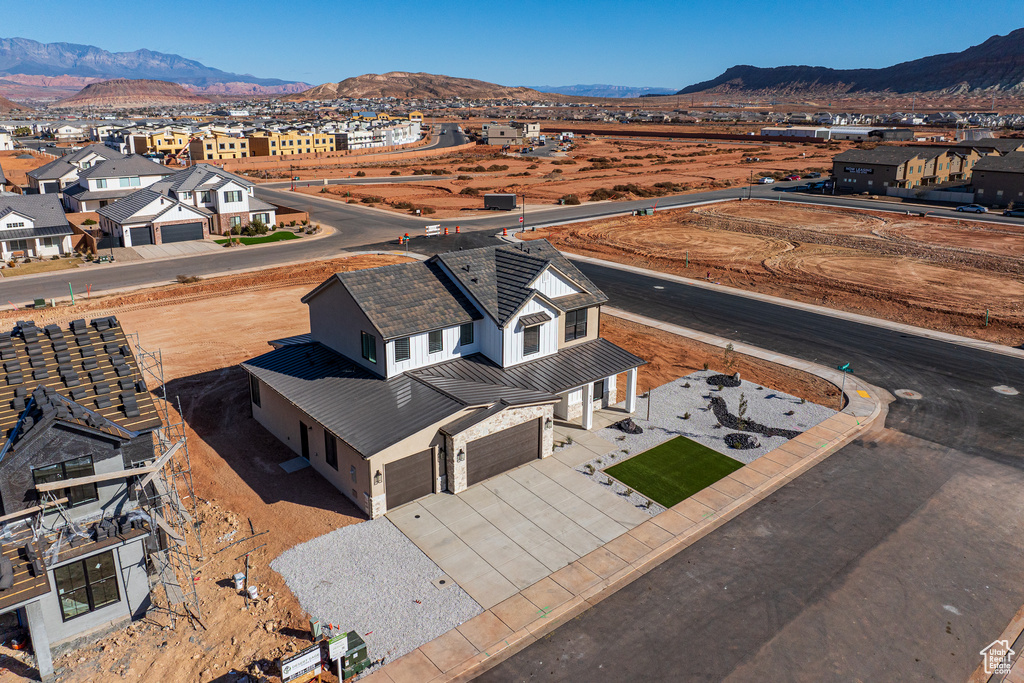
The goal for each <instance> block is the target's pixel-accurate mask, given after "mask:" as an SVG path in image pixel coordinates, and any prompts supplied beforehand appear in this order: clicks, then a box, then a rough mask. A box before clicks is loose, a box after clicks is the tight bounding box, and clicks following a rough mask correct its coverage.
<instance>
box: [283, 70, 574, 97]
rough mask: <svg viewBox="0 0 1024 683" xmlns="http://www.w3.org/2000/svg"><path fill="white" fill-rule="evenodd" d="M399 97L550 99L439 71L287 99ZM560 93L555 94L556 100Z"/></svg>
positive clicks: (328, 87)
mask: <svg viewBox="0 0 1024 683" xmlns="http://www.w3.org/2000/svg"><path fill="white" fill-rule="evenodd" d="M378 97H397V98H403V99H422V98H433V97H437V98H445V97H461V98H463V99H476V100H500V99H505V98H516V99H529V100H534V99H539V100H543V99H547V100H550V99H552V97H551V96H550V95H544V94H543V93H540V92H537V91H536V90H531V89H529V88H523V87H511V86H507V85H497V84H495V83H488V82H486V81H478V80H475V79H472V78H456V77H454V76H441V75H438V74H427V73H409V72H406V71H389V72H388V73H386V74H363V75H362V76H354V77H352V78H346V79H345V80H343V81H339V82H337V83H324V84H323V85H318V86H316V87H314V88H310V89H309V90H306V91H305V92H300V93H296V94H294V95H289V96H287V97H285V98H283V99H286V100H333V99H338V98H378ZM558 97H559V96H557V95H556V96H555V98H556V99H557V98H558Z"/></svg>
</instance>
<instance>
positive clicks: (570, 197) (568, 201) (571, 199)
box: [559, 194, 580, 206]
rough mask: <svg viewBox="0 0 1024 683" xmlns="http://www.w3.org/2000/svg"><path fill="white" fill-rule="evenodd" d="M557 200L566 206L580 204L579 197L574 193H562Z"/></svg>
mask: <svg viewBox="0 0 1024 683" xmlns="http://www.w3.org/2000/svg"><path fill="white" fill-rule="evenodd" d="M559 201H560V202H561V203H562V204H565V205H566V206H579V204H580V198H579V197H577V196H576V195H574V194H567V195H563V196H562V198H561V199H560V200H559Z"/></svg>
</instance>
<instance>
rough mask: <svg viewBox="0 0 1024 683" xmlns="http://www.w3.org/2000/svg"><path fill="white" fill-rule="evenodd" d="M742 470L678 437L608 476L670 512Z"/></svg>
mask: <svg viewBox="0 0 1024 683" xmlns="http://www.w3.org/2000/svg"><path fill="white" fill-rule="evenodd" d="M741 467H743V463H741V462H739V461H737V460H733V459H732V458H730V457H728V456H726V455H722V454H721V453H718V452H717V451H713V450H711V449H710V448H708V447H707V446H702V445H701V444H699V443H697V442H696V441H691V440H690V439H687V438H686V437H685V436H677V437H676V438H674V439H672V440H671V441H666V442H665V443H663V444H661V445H660V446H655V447H654V448H652V449H651V450H649V451H646V452H644V453H641V454H640V455H637V456H635V457H632V458H630V459H629V460H626V461H625V462H621V463H619V464H618V465H614V466H613V467H609V468H608V469H606V470H605V472H607V473H608V474H610V475H611V476H613V477H615V478H616V479H618V480H619V481H621V482H622V483H623V484H625V485H626V486H629V487H630V488H632V489H634V490H635V491H636V492H637V493H639V494H641V495H644V496H647V497H648V498H650V499H651V500H653V501H655V502H657V503H660V504H661V505H664V506H665V507H667V508H668V507H672V506H673V505H676V504H677V503H680V502H682V501H684V500H686V499H687V498H689V497H690V496H692V495H693V494H695V493H697V492H698V491H700V490H701V489H704V488H707V487H708V486H711V485H712V484H714V483H715V482H716V481H718V480H719V479H721V478H722V477H725V476H728V475H729V474H732V473H733V472H735V471H736V470H738V469H739V468H741Z"/></svg>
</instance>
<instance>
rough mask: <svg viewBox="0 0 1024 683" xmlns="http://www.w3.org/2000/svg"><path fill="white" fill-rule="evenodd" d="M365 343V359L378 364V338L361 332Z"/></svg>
mask: <svg viewBox="0 0 1024 683" xmlns="http://www.w3.org/2000/svg"><path fill="white" fill-rule="evenodd" d="M359 334H360V335H361V339H362V343H363V358H365V359H366V360H368V361H370V362H371V363H376V362H377V338H376V337H374V336H373V335H372V334H366V333H365V332H360V333H359Z"/></svg>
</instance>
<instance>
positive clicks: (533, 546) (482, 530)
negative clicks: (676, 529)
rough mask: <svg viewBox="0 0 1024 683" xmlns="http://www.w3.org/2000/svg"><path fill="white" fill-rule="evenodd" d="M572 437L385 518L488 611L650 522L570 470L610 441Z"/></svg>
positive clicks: (584, 435) (586, 435) (608, 447)
mask: <svg viewBox="0 0 1024 683" xmlns="http://www.w3.org/2000/svg"><path fill="white" fill-rule="evenodd" d="M581 432H582V430H581ZM575 440H576V441H577V443H576V444H575V445H573V446H572V447H571V448H567V449H565V450H563V451H560V452H558V453H556V454H554V455H552V456H551V457H549V458H545V459H544V460H536V461H533V462H531V463H529V464H527V465H523V466H521V467H519V468H517V469H515V470H512V471H510V472H506V473H505V474H502V475H499V476H497V477H494V478H492V479H489V480H487V481H485V482H483V483H481V484H477V485H476V486H473V487H470V488H469V489H467V490H465V491H463V492H462V493H460V494H458V495H452V494H449V493H438V494H434V495H432V496H428V497H426V498H422V499H420V500H418V501H416V502H414V503H410V504H408V505H405V506H403V507H401V508H398V509H397V510H394V511H392V512H389V513H388V515H387V516H388V518H389V519H391V521H392V522H393V523H394V524H395V526H397V527H398V528H399V529H401V530H402V532H403V533H405V535H406V536H408V537H409V538H410V539H411V540H412V541H413V543H415V544H416V545H417V546H418V547H419V548H420V550H422V551H423V552H424V553H425V554H426V555H427V557H429V558H430V559H431V560H433V561H434V562H435V563H437V565H438V566H439V567H441V569H442V571H444V572H445V573H446V574H447V575H448V576H449V577H450V578H451V579H453V580H454V581H455V582H456V583H457V584H458V585H459V586H461V587H462V589H463V590H465V591H466V592H467V593H469V595H470V596H471V597H472V598H473V599H474V600H476V601H477V602H478V603H480V606H481V607H483V608H484V609H489V608H491V607H493V606H494V605H497V604H498V603H499V602H501V601H503V600H505V599H507V598H509V597H511V596H512V595H514V594H516V593H518V592H519V591H521V590H523V589H525V588H527V587H529V586H531V585H533V584H534V583H536V582H537V581H539V580H541V579H543V578H544V577H546V576H548V575H549V574H551V573H552V572H554V571H557V570H558V569H561V568H562V567H565V566H566V565H568V564H569V563H571V562H573V561H575V560H577V559H579V558H580V557H582V556H584V555H586V554H587V553H590V552H591V551H593V550H595V549H597V548H598V547H600V546H603V545H604V544H605V543H608V542H609V541H612V540H614V539H616V538H618V537H619V536H621V535H622V534H624V533H626V532H627V531H629V530H630V529H632V528H633V527H635V526H637V525H639V524H641V523H643V522H645V521H648V520H649V519H650V516H649V515H648V514H647V513H646V512H644V511H642V510H640V509H638V508H636V507H634V506H633V504H631V503H629V502H628V501H627V500H625V499H624V498H622V497H621V496H618V495H616V494H615V493H613V492H612V491H611V490H610V489H608V488H606V487H605V486H603V485H601V484H598V483H595V482H593V481H591V480H590V479H589V478H588V477H585V476H583V475H581V474H579V473H578V472H576V471H574V470H573V467H574V466H575V465H576V464H578V463H579V462H583V461H585V460H589V459H591V458H592V457H594V455H593V454H594V453H599V454H604V453H606V452H608V451H610V450H612V449H613V448H614V446H613V445H612V444H611V443H609V442H607V441H604V440H603V439H601V438H600V437H597V436H594V435H593V434H590V433H587V432H582V433H581V434H580V435H579V436H578V437H577V438H576V439H575Z"/></svg>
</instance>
